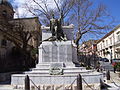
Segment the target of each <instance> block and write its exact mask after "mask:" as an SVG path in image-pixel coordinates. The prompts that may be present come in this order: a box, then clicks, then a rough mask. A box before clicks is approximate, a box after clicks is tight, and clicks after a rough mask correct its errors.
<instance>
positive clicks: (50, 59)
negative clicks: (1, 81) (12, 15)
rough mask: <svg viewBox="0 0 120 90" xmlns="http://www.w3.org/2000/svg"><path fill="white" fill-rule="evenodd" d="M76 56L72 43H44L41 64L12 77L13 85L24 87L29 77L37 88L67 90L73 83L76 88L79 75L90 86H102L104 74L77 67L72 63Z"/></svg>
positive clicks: (40, 48) (40, 49) (40, 51)
mask: <svg viewBox="0 0 120 90" xmlns="http://www.w3.org/2000/svg"><path fill="white" fill-rule="evenodd" d="M76 55H77V54H76V50H75V48H74V47H73V46H72V42H71V41H65V42H64V41H61V42H60V41H59V42H57V41H54V42H43V43H42V45H40V47H39V63H38V65H37V66H36V68H34V69H32V71H29V72H25V73H24V74H14V75H12V77H11V85H13V86H24V80H25V76H26V75H28V76H29V77H30V79H31V80H32V81H33V82H34V83H35V84H36V85H37V86H62V87H59V89H54V90H65V87H66V86H70V85H71V84H72V83H73V81H75V82H74V84H73V86H76V78H77V75H79V74H81V75H82V78H83V79H84V80H85V81H86V82H87V83H88V84H94V85H100V79H103V74H102V73H98V72H94V70H86V68H85V67H75V65H74V64H73V63H72V62H75V61H77V56H76ZM51 70H52V71H51ZM82 82H83V84H85V82H84V81H82ZM32 85H33V84H32V83H31V86H32ZM42 88H43V87H42ZM63 88H64V89H63ZM44 90H48V89H44ZM49 90H53V89H49ZM73 90H76V89H73Z"/></svg>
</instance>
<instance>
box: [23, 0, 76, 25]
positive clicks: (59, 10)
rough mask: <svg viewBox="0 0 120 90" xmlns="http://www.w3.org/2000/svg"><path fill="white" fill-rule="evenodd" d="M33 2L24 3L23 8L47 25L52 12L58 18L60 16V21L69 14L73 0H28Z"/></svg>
mask: <svg viewBox="0 0 120 90" xmlns="http://www.w3.org/2000/svg"><path fill="white" fill-rule="evenodd" d="M30 1H31V2H32V3H33V4H32V5H31V4H29V3H25V5H24V6H25V8H26V9H27V10H28V11H29V12H30V13H32V14H33V15H35V16H38V17H40V20H41V22H42V23H43V24H45V25H49V20H50V19H51V17H52V14H55V17H56V18H58V17H59V16H61V18H62V22H64V19H65V18H66V16H67V15H68V14H69V12H70V10H71V8H72V7H73V5H74V0H52V2H53V3H50V2H51V1H49V0H30Z"/></svg>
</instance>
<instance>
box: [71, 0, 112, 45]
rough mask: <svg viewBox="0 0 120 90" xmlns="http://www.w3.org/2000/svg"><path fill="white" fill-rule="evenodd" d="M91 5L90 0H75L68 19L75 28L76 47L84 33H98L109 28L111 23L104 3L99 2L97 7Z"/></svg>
mask: <svg viewBox="0 0 120 90" xmlns="http://www.w3.org/2000/svg"><path fill="white" fill-rule="evenodd" d="M93 5H94V3H93V2H91V1H90V0H75V4H74V7H73V8H72V13H71V15H70V20H71V21H72V23H74V24H75V29H76V30H77V33H76V39H75V43H76V45H77V47H78V45H79V41H80V40H81V38H82V36H83V35H85V34H86V33H92V34H93V33H95V34H100V33H102V32H104V31H105V30H108V29H110V28H111V26H112V24H113V18H112V17H111V16H110V15H109V14H108V13H107V11H106V7H105V5H103V4H99V5H98V6H97V7H93ZM108 19H109V20H108ZM106 20H107V23H106ZM103 30H104V31H103Z"/></svg>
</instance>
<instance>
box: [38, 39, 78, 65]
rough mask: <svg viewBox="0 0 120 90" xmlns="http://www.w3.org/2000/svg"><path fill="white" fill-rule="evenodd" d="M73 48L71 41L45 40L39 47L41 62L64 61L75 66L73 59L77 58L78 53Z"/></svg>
mask: <svg viewBox="0 0 120 90" xmlns="http://www.w3.org/2000/svg"><path fill="white" fill-rule="evenodd" d="M73 50H75V49H74V48H73V46H72V42H71V41H61V42H60V41H53V42H43V43H42V44H41V45H40V47H39V64H44V63H49V64H50V63H59V62H60V63H61V62H62V63H64V64H65V66H71V65H72V66H74V64H73V60H77V54H76V55H75V53H73V52H75V51H73ZM39 64H38V65H37V66H39Z"/></svg>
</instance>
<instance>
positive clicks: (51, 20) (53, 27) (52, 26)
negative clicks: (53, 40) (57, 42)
mask: <svg viewBox="0 0 120 90" xmlns="http://www.w3.org/2000/svg"><path fill="white" fill-rule="evenodd" d="M55 26H56V19H55V18H54V14H53V15H52V19H50V31H51V33H52V36H55V35H56V32H55Z"/></svg>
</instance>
